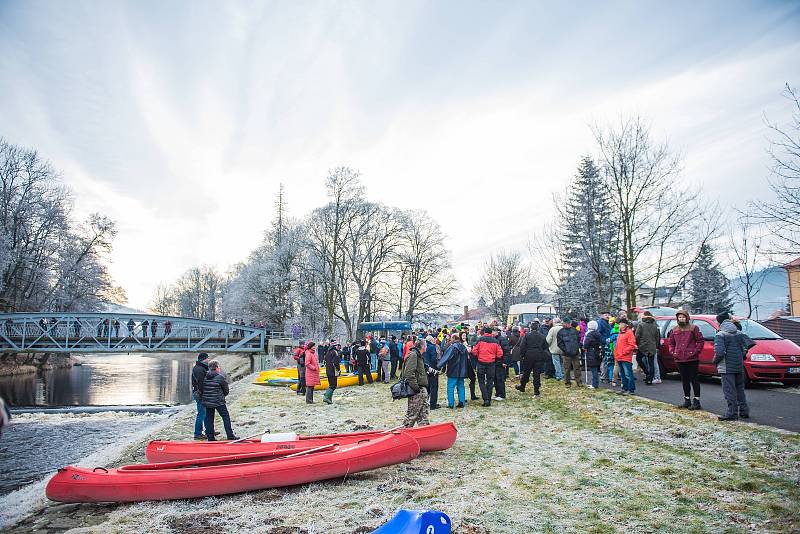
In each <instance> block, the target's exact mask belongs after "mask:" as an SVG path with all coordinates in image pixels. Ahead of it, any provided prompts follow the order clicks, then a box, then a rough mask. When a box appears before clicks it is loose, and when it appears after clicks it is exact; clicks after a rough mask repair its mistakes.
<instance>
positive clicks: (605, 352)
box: [192, 310, 754, 439]
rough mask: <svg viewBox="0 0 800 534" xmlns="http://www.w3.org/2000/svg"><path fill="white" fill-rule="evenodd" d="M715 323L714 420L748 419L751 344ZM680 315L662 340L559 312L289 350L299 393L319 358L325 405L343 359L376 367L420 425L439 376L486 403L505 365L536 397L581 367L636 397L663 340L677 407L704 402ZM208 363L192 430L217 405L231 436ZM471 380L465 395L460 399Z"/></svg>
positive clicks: (359, 368) (452, 390)
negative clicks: (722, 410) (398, 383)
mask: <svg viewBox="0 0 800 534" xmlns="http://www.w3.org/2000/svg"><path fill="white" fill-rule="evenodd" d="M717 321H718V323H719V324H720V325H721V326H720V330H719V332H718V333H717V336H716V338H715V341H714V351H715V359H714V363H715V364H717V365H718V369H719V372H720V375H721V376H722V385H723V393H724V395H725V399H726V401H727V404H728V411H727V413H726V414H725V415H724V416H721V417H720V419H721V420H734V419H738V418H739V417H742V418H748V417H749V408H748V405H747V400H746V398H745V393H744V365H743V362H744V356H745V354H747V351H748V349H749V348H751V347H752V346H753V345H754V343H753V341H752V340H750V339H749V338H748V337H747V336H746V335H745V334H744V333H742V332H741V326H740V325H739V323H738V322H737V321H736V320H735V319H734V318H732V317H731V316H730V314H727V313H724V314H720V315H718V316H717ZM676 323H677V324H676V326H675V327H674V328H672V329H671V330H670V331H669V333H668V335H667V338H666V339H662V336H661V329H660V328H659V326H658V325H657V324H656V321H655V318H654V317H653V315H652V314H651V313H650V312H648V311H644V312H643V314H642V316H641V318H640V319H639V320H638V321H633V320H631V319H629V318H628V316H627V314H626V313H624V312H622V313H620V314H618V315H615V316H612V315H611V314H610V313H608V312H603V313H601V314H599V316H598V317H597V318H595V319H593V320H588V319H587V318H585V317H583V318H578V319H573V318H571V317H568V316H565V317H555V318H550V317H548V318H545V319H544V320H542V321H541V322H540V321H538V320H534V321H532V322H531V323H529V324H527V325H522V324H516V325H512V326H505V325H500V324H498V322H497V321H494V322H491V323H488V324H485V325H484V324H481V323H478V324H477V325H475V326H468V325H466V324H460V325H456V326H454V327H451V328H445V327H442V328H433V329H420V330H417V331H414V332H411V333H408V334H406V335H403V336H400V337H399V338H398V337H397V336H390V337H389V338H388V339H387V338H386V337H378V336H375V335H372V334H369V335H366V336H365V337H364V338H363V339H359V340H357V341H354V342H351V343H345V344H344V345H343V344H341V343H339V342H338V341H337V340H335V339H330V340H326V341H325V342H322V343H320V345H319V346H317V344H316V343H314V342H313V341H309V342H307V343H304V342H302V341H301V342H299V343H298V345H297V346H296V347H295V348H294V350H293V358H294V360H295V362H296V365H297V372H298V379H299V380H298V387H297V394H298V395H305V400H306V402H307V403H313V402H314V386H318V385H320V384H321V371H322V369H323V366H324V370H325V376H326V379H327V382H328V388H327V389H326V391H325V393H324V395H323V401H324V402H325V403H327V404H331V403H333V395H334V392H335V390H336V387H337V381H338V378H339V377H340V376H341V374H342V367H344V372H347V373H354V374H357V376H358V383H359V385H362V386H363V385H364V384H371V383H373V375H375V376H377V381H379V382H383V383H388V382H389V381H390V380H395V379H398V378H399V379H400V380H403V381H405V382H407V384H408V387H409V388H410V390H411V392H412V394H411V395H410V396H409V397H408V408H407V412H406V417H405V420H404V422H403V424H404V425H405V426H409V427H410V426H414V425H415V424H419V425H425V424H428V415H429V410H436V409H439V408H441V407H442V406H441V405H440V404H439V396H440V395H439V386H440V379H441V378H445V379H446V380H444V384H445V388H446V393H445V395H443V397H445V398H446V399H447V406H448V407H449V408H451V409H456V408H464V407H465V406H466V405H467V403H468V402H470V401H480V402H481V406H483V407H489V406H491V405H492V402H501V401H504V400H505V399H506V383H507V380H508V378H509V377H510V373H511V371H513V372H514V375H515V377H516V378H517V379H518V384H516V385H515V386H514V387H515V388H516V389H517V390H518V391H520V392H523V393H524V392H525V391H527V387H528V385H529V384H531V383H532V384H533V396H534V397H535V398H538V397H539V396H540V395H541V388H542V377H543V376H544V377H545V378H546V379H553V380H556V381H563V383H564V386H565V387H567V388H570V387H572V385H573V383H574V385H575V387H582V386H583V385H584V378H583V376H582V375H583V374H584V373H586V375H587V377H588V375H589V374H590V375H591V378H590V379H589V380H586V381H587V382H589V383H588V384H586V387H588V388H589V389H597V388H599V387H600V385H601V383H607V384H610V387H611V388H612V389H615V390H616V391H617V392H618V393H620V394H621V395H635V393H636V378H635V375H634V362H636V365H637V366H638V368H639V369H640V370H641V372H642V375H643V378H644V383H645V384H646V385H648V386H649V385H653V384H658V383H660V382H661V374H660V369H659V360H658V352H659V348H660V347H661V346H662V344H664V343H666V346H667V348H668V351H669V353H670V355H671V356H672V358H673V359H674V361H675V363H676V365H677V367H678V372H679V373H680V376H681V381H682V385H683V394H684V397H683V402H681V403H680V404H679V406H680V407H682V408H686V409H689V410H700V409H702V406H701V404H700V381H699V378H698V366H699V358H700V352H701V350H702V348H703V343H704V338H703V335H702V333H701V332H700V329H699V328H698V327H697V326H696V325H694V324H692V323H691V317H690V316H689V313H688V312H686V311H684V310H679V311H678V312H677V314H676ZM201 356H204V355H202V354H201ZM212 364H216V365H217V367H212ZM204 365H206V364H205V363H204V361H198V363H197V365H196V367H195V369H196V370H197V377H198V380H197V381H198V383H200V382H202V381H201V380H200V377H201V375H202V376H203V377H204V381H205V385H203V384H199V385H198V386H197V388H195V373H194V372H193V375H192V385H193V392H194V391H197V396H196V397H195V399H196V401H197V403H198V404H197V406H198V415H197V422H196V424H195V437H198V436H202V426H201V425H202V421H203V420H205V424H206V430H207V434H206V435H207V436H208V439H214V438H213V436H214V434H213V412H214V410H216V411H218V412H219V413H220V415H221V416H222V418H223V422H224V423H225V430H226V432H227V433H228V437H229V439H234V438H231V437H230V436H231V435H233V431H232V430H231V429H230V418H229V416H228V414H227V409H226V408H225V407H224V396H225V395H227V383H225V382H224V378H223V379H222V380H220V379H219V376H220V375H219V373H218V372H216V370H217V368H218V364H217V362H214V361H212V362H210V363H209V364H208V365H207V368H206V369H204V368H203V367H202V366H204ZM198 366H200V369H198ZM398 373H399V374H398ZM467 384H468V387H469V393H470V397H469V399H467V398H466V385H467ZM476 385H477V390H478V391H479V392H480V396H478V395H477V392H476ZM616 388H618V389H616ZM199 392H202V394H200V393H199ZM208 393H211V395H210V397H207V395H208ZM220 393H222V395H220ZM220 396H221V397H222V399H221V402H220ZM209 399H210V400H209ZM201 405H202V406H201ZM201 411H202V412H203V414H204V415H202V416H201ZM208 414H211V415H210V416H209V415H208ZM209 417H210V418H211V420H210V421H209ZM208 432H211V433H210V434H209V433H208Z"/></svg>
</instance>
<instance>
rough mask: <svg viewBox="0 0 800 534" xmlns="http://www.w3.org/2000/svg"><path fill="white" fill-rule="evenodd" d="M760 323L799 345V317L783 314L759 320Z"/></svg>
mask: <svg viewBox="0 0 800 534" xmlns="http://www.w3.org/2000/svg"><path fill="white" fill-rule="evenodd" d="M761 324H763V325H764V326H766V327H767V328H769V329H770V330H772V331H773V332H775V333H776V334H778V335H779V336H781V337H784V338H786V339H788V340H790V341H793V342H794V343H795V345H798V346H800V317H796V316H792V315H784V316H783V317H775V318H773V319H767V320H766V321H761Z"/></svg>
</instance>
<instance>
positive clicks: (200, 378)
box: [192, 352, 208, 439]
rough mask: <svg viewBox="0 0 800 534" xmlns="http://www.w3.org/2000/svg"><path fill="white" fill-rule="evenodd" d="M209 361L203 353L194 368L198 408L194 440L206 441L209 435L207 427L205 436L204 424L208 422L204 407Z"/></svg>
mask: <svg viewBox="0 0 800 534" xmlns="http://www.w3.org/2000/svg"><path fill="white" fill-rule="evenodd" d="M207 360H208V354H206V353H205V352H201V353H200V354H198V355H197V361H196V362H195V364H194V367H193V368H192V398H193V399H194V402H195V404H196V406H197V415H196V416H195V418H194V439H206V435H208V427H206V434H205V435H204V434H203V423H205V420H206V407H205V406H203V383H204V382H205V381H206V375H207V374H208V364H207V363H206V361H207Z"/></svg>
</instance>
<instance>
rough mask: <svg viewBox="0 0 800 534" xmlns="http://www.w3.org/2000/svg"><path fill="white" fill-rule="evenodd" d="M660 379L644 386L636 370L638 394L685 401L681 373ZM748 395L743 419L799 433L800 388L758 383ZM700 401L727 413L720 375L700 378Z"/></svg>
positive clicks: (705, 408) (670, 401) (722, 413)
mask: <svg viewBox="0 0 800 534" xmlns="http://www.w3.org/2000/svg"><path fill="white" fill-rule="evenodd" d="M661 379H662V383H661V384H653V385H652V386H648V385H645V383H644V380H643V377H642V375H641V374H639V373H636V394H637V395H639V396H641V397H646V398H648V399H655V400H660V401H664V402H668V403H670V404H676V405H677V404H682V403H683V387H682V386H681V379H680V376H678V374H677V373H670V374H669V375H667V377H666V378H665V377H663V376H662V377H661ZM616 389H619V386H617V388H616ZM745 394H746V396H747V404H748V405H749V406H750V419H749V420H748V419H742V420H741V421H744V422H751V423H758V424H761V425H768V426H773V427H776V428H782V429H784V430H791V431H792V432H800V387H798V386H793V387H785V386H783V385H782V384H778V383H775V384H772V383H767V384H756V385H753V387H751V388H750V389H746V390H745ZM700 403H701V405H702V406H703V409H704V410H705V411H707V412H710V413H714V414H717V415H725V412H726V411H727V404H726V403H725V397H724V396H723V395H722V385H721V384H720V379H719V378H714V377H701V378H700ZM720 424H722V423H720Z"/></svg>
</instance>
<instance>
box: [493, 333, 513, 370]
mask: <svg viewBox="0 0 800 534" xmlns="http://www.w3.org/2000/svg"><path fill="white" fill-rule="evenodd" d="M497 342H498V343H500V348H501V349H503V363H504V364H506V365H511V364H512V363H513V360H512V359H511V343H509V342H508V338H507V337H506V336H504V335H503V334H500V335H499V336H497Z"/></svg>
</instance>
